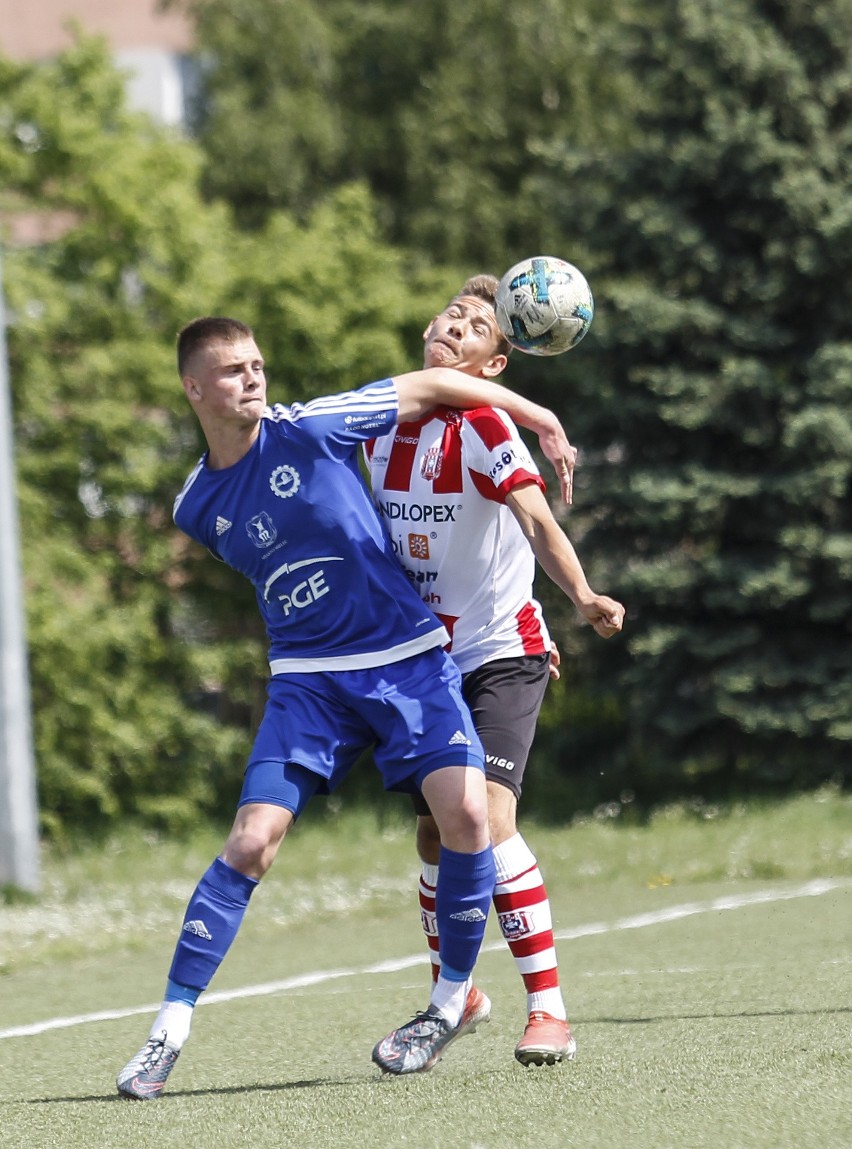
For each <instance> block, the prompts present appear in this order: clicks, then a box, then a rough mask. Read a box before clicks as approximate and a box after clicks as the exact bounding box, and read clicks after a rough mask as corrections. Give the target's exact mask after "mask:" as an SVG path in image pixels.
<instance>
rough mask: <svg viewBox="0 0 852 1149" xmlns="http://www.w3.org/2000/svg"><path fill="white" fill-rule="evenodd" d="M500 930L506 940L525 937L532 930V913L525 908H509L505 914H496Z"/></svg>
mask: <svg viewBox="0 0 852 1149" xmlns="http://www.w3.org/2000/svg"><path fill="white" fill-rule="evenodd" d="M497 918H498V921H499V922H500V932H501V933H502V934H503V937H504V938H505V939H506V940H507V941H514V940H515V939H516V938H522V937H525V936H526V935H527V934H531V933H532V932H533V919H532V914H531V913H528V912H527V911H526V910H511V911H510V912H509V913H506V914H498V915H497Z"/></svg>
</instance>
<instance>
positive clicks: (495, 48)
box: [170, 0, 631, 274]
mask: <svg viewBox="0 0 852 1149" xmlns="http://www.w3.org/2000/svg"><path fill="white" fill-rule="evenodd" d="M170 2H171V3H173V4H175V5H177V6H179V7H181V8H182V9H183V10H184V11H185V12H187V13H188V14H189V15H190V16H191V17H192V19H193V20H194V22H195V28H196V35H197V39H198V43H199V47H200V53H201V57H202V59H203V61H204V85H203V86H204V91H205V94H204V97H203V98H202V100H201V103H200V113H199V116H198V121H197V130H198V138H199V141H200V143H201V145H202V147H203V149H204V152H205V154H206V156H207V164H206V169H205V170H206V175H205V186H206V188H207V189H208V191H209V192H210V194H212V195H221V196H223V197H224V198H226V199H227V200H228V201H229V202H230V203H231V204H232V205H233V207H234V210H235V211H236V213H237V217H238V219H239V220H240V222H241V223H242V224H243V225H245V226H250V227H257V226H260V225H261V224H262V222H263V220H264V218H265V217H266V215H267V214H268V213H269V212H270V211H273V210H275V209H277V208H286V209H288V210H290V211H292V212H295V213H296V214H297V215H299V216H301V215H303V214H304V213H305V212H306V211H307V210H309V209H310V207H311V206H312V205H313V204H315V203H316V202H318V201H319V200H321V199H322V198H323V197H324V195H325V194H326V192H327V190H328V189H329V188H330V187H337V186H342V185H345V184H348V183H350V182H352V181H363V182H365V183H366V184H367V185H368V186H369V188H370V190H371V192H372V193H373V196H374V197H375V198H376V200H377V201H378V203H379V204H380V205H381V221H382V225H383V234H384V235H385V236H386V238H388V239H390V240H392V241H394V242H396V243H398V244H401V245H403V246H405V247H407V248H408V249H409V250H411V251H414V252H418V253H424V255H428V258H429V259H430V260H431V262H433V263H436V264H437V263H445V264H448V263H455V264H462V265H463V266H464V267H465V269H466V270H465V272H464V273H463V274H467V273H469V271H470V268H471V264H478V265H480V266H482V267H484V268H486V269H488V268H498V267H500V266H502V265H503V264H504V263H505V264H506V265H507V266H508V262H514V259H516V258H520V257H521V256H522V255H526V254H530V253H532V251H533V250H534V249H536V248H538V247H539V246H540V241H541V240H542V239H543V238H544V237H546V236H547V234H548V220H547V218H546V216H543V215H542V211H541V205H540V203H539V202H538V201H537V200H536V199H535V198H534V196H533V195H531V194H530V193H529V190H528V189H529V188H530V178H531V176H533V175H534V174H535V172H536V170H537V169H538V168H539V166H540V163H541V161H540V159H539V152H540V149H541V148H542V147H544V146H546V145H548V144H550V143H552V142H553V141H554V140H566V139H567V140H570V141H572V143H573V144H576V145H579V146H585V145H588V144H589V143H591V142H592V141H594V140H601V139H605V138H610V137H614V138H618V137H619V136H620V135H621V133H623V131H624V117H623V114H622V111H621V109H622V108H624V107H625V103H626V101H627V99H628V96H627V93H628V92H629V84H628V83H627V81H628V79H629V78H628V77H626V76H625V75H624V74H620V73H618V72H617V71H614V70H612V69H610V68H608V67H607V66H606V63H607V61H606V59H605V58H604V57H603V56H602V53H603V46H604V41H603V39H602V34H601V28H602V27H603V28H605V27H607V26H608V25H610V24H612V23H614V22H616V21H617V20H618V19H619V14H620V13H621V11H622V9H623V8H624V7H625V6H626V5H628V4H629V3H630V2H631V0H608V2H607V3H605V4H604V5H602V6H601V5H599V6H598V7H597V8H596V9H595V13H594V15H593V16H592V15H590V14H589V13H588V12H587V11H585V10H584V9H582V8H578V7H577V6H576V5H571V4H568V3H567V2H566V0H540V2H539V3H537V4H535V5H532V6H529V7H523V6H514V7H511V8H506V6H505V4H503V3H501V2H500V0H476V2H475V3H472V4H471V3H468V4H462V5H460V4H457V3H454V2H453V0H433V2H432V3H430V4H421V5H400V4H399V3H398V2H397V0H370V2H368V3H365V2H364V0H323V3H318V2H316V0H244V2H243V3H242V4H241V5H240V6H239V7H235V6H234V5H233V4H232V3H230V0H170ZM561 238H562V240H563V242H566V241H567V242H575V241H576V239H577V238H578V237H577V236H576V235H575V234H574V233H571V234H569V236H567V237H566V236H564V235H563V236H562V237H561ZM510 256H512V257H514V258H511V259H510Z"/></svg>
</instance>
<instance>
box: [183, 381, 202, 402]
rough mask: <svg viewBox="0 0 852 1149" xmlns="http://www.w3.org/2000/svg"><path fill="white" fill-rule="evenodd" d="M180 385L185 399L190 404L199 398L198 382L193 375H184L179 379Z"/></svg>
mask: <svg viewBox="0 0 852 1149" xmlns="http://www.w3.org/2000/svg"><path fill="white" fill-rule="evenodd" d="M181 383H182V384H183V390H184V393H185V394H186V397H187V399H189V401H190V403H191V402H192V401H193V400H194V399H200V398H201V388H200V387H199V386H198V382H197V380H196V378H195V376H194V375H184V376H183V378H182V379H181Z"/></svg>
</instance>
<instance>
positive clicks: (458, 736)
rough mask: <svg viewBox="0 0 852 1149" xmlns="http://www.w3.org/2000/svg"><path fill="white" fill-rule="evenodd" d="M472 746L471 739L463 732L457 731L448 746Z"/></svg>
mask: <svg viewBox="0 0 852 1149" xmlns="http://www.w3.org/2000/svg"><path fill="white" fill-rule="evenodd" d="M470 744H471V743H470V739H469V738H466V737H465V736H464V734H462V732H461V730H457V731H456V732H455V734H454V735H453V736H452V738H451V739H450V740H449V742H448V743H447V745H448V746H470Z"/></svg>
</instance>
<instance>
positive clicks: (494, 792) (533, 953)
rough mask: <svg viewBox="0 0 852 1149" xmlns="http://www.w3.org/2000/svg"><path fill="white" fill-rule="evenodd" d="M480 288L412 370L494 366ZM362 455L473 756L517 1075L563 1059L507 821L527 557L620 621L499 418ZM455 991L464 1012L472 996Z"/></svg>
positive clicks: (427, 821) (515, 839) (479, 413)
mask: <svg viewBox="0 0 852 1149" xmlns="http://www.w3.org/2000/svg"><path fill="white" fill-rule="evenodd" d="M496 286H497V280H496V279H495V278H493V277H492V276H477V277H475V278H473V279H471V280H469V281H468V282H467V283H466V284H465V285H464V287H463V288H462V289H461V291H460V292H459V294H458V296H456V297H455V298H454V299H453V300H451V301H450V303H449V304H448V306H447V307H446V308H445V309H444V310H443V311H442V312H441V313H440V314H439V315H438V316H436V317H435V319H433V321H432V322H431V323H430V325H429V327H428V328H427V329H426V332H425V333H424V342H425V353H424V363H425V365H426V366H444V367H454V368H456V369H457V370H461V371H464V372H466V373H467V374H469V375H473V376H476V377H478V378H481V379H493V378H495V377H496V376H497V375H499V374H500V373H501V372H502V371H503V370H504V369H505V367H506V364H507V362H508V354H509V350H510V348H509V346H508V344H507V343H506V341H505V340H504V339H503V337H502V335H501V333H500V330H499V328H498V326H497V321H496V318H495V313H494V290H495V288H496ZM365 454H366V457H367V460H368V463H369V467H370V473H371V481H372V486H373V497H374V498H375V500H376V504H377V506H378V508H379V511H380V513H381V515H382V517H383V518H384V520H385V525H386V526H387V528H388V532H389V534H390V537H391V541H392V543H393V548H394V551H395V553H396V555H397V557H398V559H399V560H400V562H401V563H402V565H403V567H404V568H405V570H406V572H407V574H408V577H409V580H410V582H411V584H412V586H413V587H414V588H415V589H416V590H417V591H418V592H419V593H420V596H421V598H422V600H423V602H424V603H426V604H427V605H428V606H430V607H431V609H432V610H433V611H434V612H435V613H436V614H437V616H438V618H439V619H440V620H441V622H442V623H443V624H444V626H445V627H446V629H447V631H448V633H449V634H450V637H451V644H450V646H449V647H448V649H449V651H450V653H451V654H452V657H453V659H454V661H455V662H456V664H457V665H458V667H459V669H460V670H461V672H462V676H463V690H464V696H465V699H466V701H467V703H468V705H469V706H470V708H471V712H472V714H473V717H474V722H475V724H476V727H477V732H478V734H479V736H480V739H481V741H482V743H483V746H484V749H485V755H486V778H487V788H488V807H489V823H490V829H491V839H492V843H493V847H494V859H495V865H496V874H497V881H496V886H495V890H494V906H495V909H496V911H497V915H498V920H499V922H500V927H501V930H502V932H503V935H504V937H505V938H506V941H507V942H508V945H509V948H510V949H511V951H512V954H513V955H514V957H515V961H516V963H517V966H518V969H519V971H520V973H521V976H522V978H523V981H524V985H525V987H526V991H527V1009H526V1014H527V1025H526V1029H525V1031H524V1034H523V1036H522V1038H521V1039H520V1041H519V1042H518V1045H517V1047H516V1049H515V1056H516V1057H517V1059H518V1060H519V1061H520V1062H522V1063H523V1064H524V1065H532V1064H537V1065H541V1064H545V1063H547V1064H553V1063H555V1062H557V1061H562V1060H563V1059H571V1058H573V1056H574V1054H575V1050H576V1043H575V1041H574V1037H573V1034H572V1032H571V1028H570V1025H569V1023H568V1020H567V1016H566V1010H565V1004H564V1000H563V997H562V992H561V989H560V986H559V975H558V969H557V962H556V950H555V946H554V940H553V927H552V922H551V913H550V903H549V901H548V897H547V891H546V889H545V885H544V880H543V878H542V876H541V873H540V871H539V868H538V864H537V862H536V858H535V856H534V854H533V853H532V851H531V850H530V848H529V846H528V845H527V843H526V842H525V841H524V838H523V837H522V836H521V834H520V833H519V831H518V828H517V820H516V819H517V806H518V799H519V798H520V795H521V786H522V780H523V774H524V768H525V765H526V761H527V757H528V754H529V749H530V746H531V744H532V740H533V737H534V734H535V726H536V721H537V718H538V713H539V710H540V708H541V704H542V701H543V698H544V692H545V688H546V686H547V682H548V678H549V676H550V675H551V674H553V675H554V676H558V669H557V667H558V654H556V653H555V652H554V654H553V656H551V640H550V636H549V634H548V631H547V627H546V625H545V622H544V619H543V617H542V611H541V607H540V605H539V603H538V602H537V601H536V600H535V598H534V597H533V579H534V575H535V566H536V560H538V562H539V563H540V564H541V566H542V567H543V569H544V570H545V572H546V573H547V574H548V576H549V577H550V578H551V579H552V580H553V582H554V583H555V584H556V585H557V586H558V587H560V589H561V590H563V591H564V592H565V594H567V595H568V596H569V598H570V599H571V600H572V602H573V603H574V604H575V606H576V607H577V610H578V611H579V612H580V614H581V615H582V616H583V618H584V619H586V621H587V622H589V623H590V624H591V625H592V627H593V628H594V630H595V631H596V632H597V633H598V634H599V635H601V636H602V637H603V638H609V637H611V636H612V635H614V634H616V633H617V632H618V631H619V630H621V627H622V623H623V620H624V608H623V606H622V605H621V603H619V602H616V601H615V600H614V599H611V598H609V597H607V596H605V595H598V594H596V593H595V592H594V591H593V590H592V589H591V587H590V586H589V584H588V582H587V580H586V577H585V574H584V572H583V569H582V566H581V564H580V561H579V559H578V557H577V554H576V552H575V551H574V548H573V546H572V545H571V543H570V541H569V540H568V539H567V537H566V536H565V534H564V532H563V531H562V529H561V527H560V526H559V524H558V523H557V522H556V520H555V518H554V516H553V514H552V512H551V510H550V506H549V504H548V502H547V499H546V498H545V496H544V493H543V491H544V482H543V480H542V478H541V475H540V473H539V470H538V467H537V466H536V464H535V462H534V460H533V459H532V456H531V455H530V453H529V451H528V450H527V448H526V446H525V444H524V442H523V440H522V439H521V437H520V435H519V434H518V431H517V428H516V427H515V425H514V423H513V422H512V420H511V418H510V417H509V416H508V415H507V414H506V413H505V412H504V411H501V410H495V409H494V408H491V407H487V408H481V409H479V410H466V411H458V410H454V409H451V408H447V407H443V408H439V409H437V410H435V411H433V412H431V413H430V414H429V415H427V416H426V417H425V418H423V419H421V420H418V421H416V422H411V423H402V424H400V425H399V426H397V427H395V428H394V429H393V430H391V431H389V432H387V433H386V434H384V435H382V436H381V437H379V438H376V439H375V440H372V441H371V442H369V443H368V444H367V445H366V448H365ZM572 466H573V455H572V456H571V457H570V460H566V461H565V462H563V465H562V476H561V478H562V496H563V497H564V498H565V499H566V501H570V497H571V493H570V485H571V468H572ZM551 658H552V660H553V662H552V665H551ZM414 805H415V810H416V811H417V814H418V819H417V848H418V853H419V854H420V858H421V861H422V863H423V865H422V872H421V879H420V905H421V912H422V914H421V916H422V920H423V926H424V931H425V933H426V937H427V942H428V945H429V948H430V950H431V953H432V970H433V978H437V977H438V976H439V971H440V960H439V944H440V938H439V931H438V925H437V919H436V915H435V889H436V886H437V883H438V874H439V866H438V861H439V850H440V835H439V833H438V827H437V825H436V823H435V821H434V818H432V817H431V815H430V813H429V808H428V805H427V804H426V803H425V801H424V800H423V798H422V797H421V796H415V797H414ZM470 992H471V997H470V1000H469V1002H468V1009H469V1010H471V1011H473V1010H475V1009H476V1008H477V1000H476V995H477V994H479V993H480V991H479V990H478V989H477V988H476V987H473V988H472V989H471V991H470ZM483 996H484V995H483ZM482 1008H484V1007H482Z"/></svg>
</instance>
